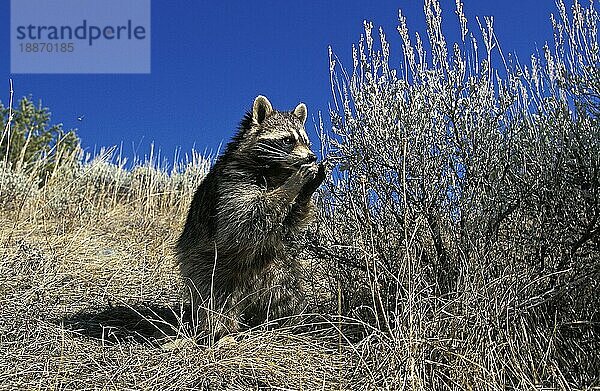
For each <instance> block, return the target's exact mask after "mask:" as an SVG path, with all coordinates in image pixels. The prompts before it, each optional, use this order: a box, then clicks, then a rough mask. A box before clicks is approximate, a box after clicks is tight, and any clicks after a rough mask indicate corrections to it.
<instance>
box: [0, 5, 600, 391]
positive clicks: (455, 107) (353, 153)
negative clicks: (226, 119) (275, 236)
mask: <svg viewBox="0 0 600 391" xmlns="http://www.w3.org/2000/svg"><path fill="white" fill-rule="evenodd" d="M425 3H426V19H427V23H428V26H429V30H428V33H429V42H428V43H429V46H430V47H431V48H432V50H431V53H430V54H426V50H425V49H424V46H423V42H422V40H421V38H420V37H419V36H415V39H414V41H415V43H414V44H412V43H411V40H413V38H412V36H411V35H410V34H409V32H408V29H407V27H406V23H405V20H404V17H403V16H402V15H400V27H399V32H400V36H401V38H402V41H403V48H402V49H403V56H404V60H405V61H404V63H405V67H404V68H402V69H399V70H395V69H393V68H392V66H391V65H390V63H389V45H388V43H387V41H386V39H385V35H384V33H383V32H382V31H381V32H380V42H379V45H380V50H377V48H376V47H375V46H374V39H373V34H372V27H373V26H372V24H370V23H366V24H365V34H364V35H363V37H362V38H361V40H360V42H359V43H358V45H357V47H356V49H355V50H354V53H353V55H354V56H353V57H354V64H353V65H354V67H353V70H352V72H346V70H344V68H342V67H340V64H339V62H337V59H336V58H335V56H334V55H333V53H331V71H332V92H333V103H332V110H331V113H330V114H331V119H332V125H333V126H332V128H331V129H325V127H324V126H323V124H322V123H321V124H320V128H321V131H322V133H323V134H324V135H325V134H327V136H326V137H324V138H323V140H322V142H323V148H324V151H325V153H326V155H327V161H328V162H329V163H332V165H333V166H334V173H333V174H332V175H331V176H330V177H328V178H327V180H326V183H325V184H324V186H323V187H322V188H321V190H320V192H319V194H318V197H317V200H318V205H319V213H318V221H317V223H316V227H315V228H313V229H311V230H310V231H309V234H308V235H307V238H306V239H307V240H306V241H305V243H303V244H304V250H305V251H304V252H303V254H304V255H306V261H307V262H305V264H306V266H307V281H306V282H307V287H308V288H309V289H308V296H309V297H308V298H309V300H310V303H311V306H310V307H309V308H310V311H312V312H314V313H313V314H302V316H301V318H300V319H301V322H300V323H301V325H300V326H296V327H294V328H291V327H290V328H281V329H278V330H276V331H268V330H265V329H264V328H257V329H253V330H249V331H246V332H244V333H242V334H239V335H236V336H235V339H232V338H225V339H223V340H222V341H221V342H219V343H217V344H211V343H210V342H205V339H203V338H199V339H195V338H194V336H196V335H198V334H199V333H198V332H199V330H196V329H195V328H194V325H193V322H192V321H191V319H190V314H189V306H188V305H187V303H186V299H185V298H184V297H185V296H186V295H185V292H183V291H182V289H183V283H182V281H181V279H180V276H179V274H178V272H177V269H176V267H175V265H174V261H173V244H174V241H175V239H176V238H177V236H178V234H179V232H180V229H181V226H182V224H183V219H184V217H185V215H186V212H187V208H188V205H189V202H190V199H191V197H192V194H193V192H194V190H195V188H196V186H197V185H198V183H199V181H200V180H201V178H202V176H203V175H204V174H205V173H206V171H207V169H208V168H209V162H210V159H208V158H205V157H203V156H200V155H197V154H192V155H191V156H189V157H188V158H186V159H182V161H183V163H181V164H177V165H176V167H175V168H174V169H171V170H168V171H167V170H166V169H165V168H164V167H162V166H161V165H160V164H159V163H157V161H159V160H160V159H155V158H154V157H153V156H151V157H150V158H149V159H148V161H147V162H145V163H141V164H136V165H135V167H134V168H133V169H130V170H126V169H124V164H121V163H120V162H118V161H115V160H114V159H112V156H113V155H114V151H110V150H109V151H103V152H101V153H100V155H99V156H96V157H91V158H86V159H80V157H79V156H71V157H70V158H68V157H65V158H62V159H60V160H55V161H60V164H59V166H57V167H54V168H53V169H52V170H51V175H50V176H49V179H48V181H47V183H46V184H45V185H44V186H43V187H41V188H38V186H37V184H38V178H39V177H40V175H39V174H40V170H41V168H42V167H43V168H44V169H47V168H48V164H47V163H48V162H44V161H40V162H39V163H35V162H34V164H33V165H28V166H27V167H26V169H25V168H23V166H22V165H13V166H10V165H8V164H7V163H6V162H4V163H3V162H0V352H2V353H3V354H2V356H0V388H6V389H144V390H146V389H160V390H163V389H205V390H208V389H210V390H219V389H230V390H246V389H250V390H252V389H293V390H297V389H299V390H302V389H304V390H314V389H323V390H329V389H356V390H371V389H384V390H396V389H410V390H507V389H509V390H513V389H514V390H559V389H560V390H562V389H568V390H578V389H586V390H593V389H598V387H600V353H599V352H600V311H599V310H598V309H599V308H600V295H598V291H599V289H600V285H599V284H600V185H599V182H598V178H599V176H598V175H599V174H598V173H599V172H600V142H599V140H600V133H599V129H600V126H599V125H598V124H599V121H600V118H599V115H598V113H600V111H599V110H598V108H599V107H600V101H599V100H598V96H600V94H599V93H598V91H599V90H600V83H599V80H600V77H599V75H600V68H599V67H598V64H599V61H598V58H599V57H598V56H599V54H598V53H599V52H598V47H599V46H598V42H597V41H598V39H597V23H598V20H599V19H600V17H599V16H598V13H597V12H596V11H595V10H594V7H593V4H591V5H590V6H589V7H587V8H582V7H581V6H579V5H578V3H576V6H575V7H574V8H573V10H572V12H571V14H568V12H567V10H566V8H565V7H564V5H563V4H562V2H558V3H557V5H558V8H559V13H558V18H557V19H553V27H554V29H555V33H556V35H555V39H556V40H557V41H556V43H555V48H554V49H552V48H548V47H544V49H543V58H541V57H540V56H533V57H532V60H531V61H532V63H531V64H530V65H528V66H525V65H521V64H518V63H517V64H513V65H511V64H505V66H506V69H504V70H500V71H497V70H495V69H493V67H492V66H491V65H490V62H489V59H490V58H491V57H492V55H493V54H494V55H495V54H498V53H496V51H500V50H499V48H498V42H497V40H495V36H494V34H493V29H492V26H491V23H490V24H486V26H485V27H482V29H481V35H482V37H481V38H482V41H481V43H482V44H479V46H478V45H477V43H476V41H475V40H472V41H470V42H469V41H465V37H466V36H467V35H466V34H467V30H466V22H467V21H466V19H464V15H463V14H462V12H461V11H460V8H461V5H460V2H458V3H457V6H458V8H459V9H458V10H457V14H458V15H459V20H460V23H461V29H462V31H463V35H462V38H463V41H462V43H461V44H460V45H459V44H457V45H454V46H453V47H452V54H451V55H449V54H448V53H449V51H450V50H449V48H450V45H447V43H446V41H445V38H444V37H443V34H442V32H441V11H440V9H439V3H438V2H437V1H433V0H427V1H426V2H425ZM488 22H489V20H488ZM375 45H376V44H375ZM478 47H479V48H480V49H477V48H478ZM482 48H483V49H482ZM478 50H479V51H478ZM481 50H483V53H481ZM499 54H502V53H501V52H500V53H499ZM479 58H481V59H483V60H479ZM486 59H487V60H486ZM504 73H505V74H506V75H507V76H506V79H503V78H502V77H501V76H499V75H500V74H504ZM11 100H12V97H11ZM9 132H10V120H9V121H8V123H7V124H6V126H5V129H4V130H3V133H2V135H1V136H2V138H4V137H6V135H7V134H8V133H9ZM16 155H17V156H18V155H19V154H16ZM21 155H23V154H21ZM57 164H58V163H57ZM304 255H303V256H304ZM200 334H201V333H200Z"/></svg>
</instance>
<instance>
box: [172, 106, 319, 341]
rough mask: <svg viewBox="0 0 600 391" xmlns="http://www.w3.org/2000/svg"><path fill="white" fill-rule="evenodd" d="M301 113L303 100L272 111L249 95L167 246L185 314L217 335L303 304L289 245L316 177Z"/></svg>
mask: <svg viewBox="0 0 600 391" xmlns="http://www.w3.org/2000/svg"><path fill="white" fill-rule="evenodd" d="M306 116H307V108H306V105H304V103H300V104H298V106H296V108H295V109H294V110H293V111H291V112H279V111H276V110H274V109H273V106H272V105H271V103H270V102H269V100H268V99H267V98H266V97H264V96H258V97H257V98H256V99H255V100H254V103H253V105H252V110H251V111H249V112H248V113H246V115H245V116H244V118H243V120H242V121H241V123H240V126H239V130H238V132H237V134H236V135H235V136H234V137H233V139H232V140H231V141H230V142H229V144H228V145H227V147H226V149H225V152H224V153H223V154H222V155H221V156H220V157H219V158H218V159H217V161H216V162H215V164H214V165H213V166H212V168H211V170H210V171H209V173H208V174H207V175H206V177H205V178H204V179H203V180H202V182H201V183H200V185H199V186H198V189H197V190H196V193H195V195H194V198H193V200H192V203H191V206H190V209H189V212H188V216H187V220H186V223H185V226H184V228H183V232H182V233H181V236H180V237H179V241H178V242H177V246H176V252H177V259H178V263H179V267H180V270H181V274H182V275H183V277H184V278H185V280H186V283H187V286H188V289H189V291H190V292H191V299H192V307H193V308H194V310H195V311H194V312H195V313H196V314H198V315H199V317H200V320H201V321H202V323H203V324H204V327H205V328H206V329H209V330H210V331H212V333H213V334H214V335H215V336H216V337H217V338H219V337H221V336H223V335H225V334H228V333H232V332H237V331H239V330H241V329H242V328H245V327H251V326H255V325H258V324H261V323H263V322H265V321H273V320H276V319H280V318H282V317H285V316H287V315H292V314H294V313H295V312H296V311H298V310H300V309H301V307H302V305H303V293H302V288H301V285H300V281H299V274H300V264H299V261H298V260H297V259H296V258H295V257H294V256H293V254H291V252H292V251H293V250H292V248H293V243H294V238H296V237H297V236H298V235H299V234H301V233H302V232H303V231H304V230H305V229H306V227H307V225H308V224H309V223H310V221H311V219H312V217H313V208H314V206H313V203H312V201H311V195H312V194H313V193H314V192H315V190H316V189H317V188H318V187H319V185H320V184H321V182H322V181H323V179H324V178H325V168H324V166H323V164H322V163H320V164H317V163H316V161H317V158H316V156H315V154H314V153H313V152H312V151H311V149H310V142H309V139H308V136H307V134H306V131H305V129H304V123H305V121H306Z"/></svg>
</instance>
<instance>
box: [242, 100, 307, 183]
mask: <svg viewBox="0 0 600 391" xmlns="http://www.w3.org/2000/svg"><path fill="white" fill-rule="evenodd" d="M305 121H306V105H304V103H300V104H299V105H298V106H296V108H295V109H294V110H293V111H292V112H289V113H285V112H283V113H282V112H277V111H274V110H273V108H272V106H271V103H270V102H269V101H268V100H267V98H265V97H263V96H259V97H257V98H256V99H255V100H254V105H253V109H252V130H253V142H252V144H250V145H249V148H250V150H251V152H252V155H253V157H254V160H255V161H256V163H257V164H258V165H260V166H265V167H270V168H279V169H284V170H290V171H295V170H297V169H299V168H300V166H302V165H303V164H308V163H314V162H315V161H316V160H317V157H316V156H315V154H314V153H313V152H312V151H311V150H310V141H309V140H308V135H307V134H306V130H305V129H304V122H305Z"/></svg>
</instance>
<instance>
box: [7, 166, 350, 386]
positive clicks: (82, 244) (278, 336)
mask: <svg viewBox="0 0 600 391" xmlns="http://www.w3.org/2000/svg"><path fill="white" fill-rule="evenodd" d="M99 167H103V169H102V170H101V169H99ZM207 167H208V165H207V161H206V160H204V159H202V158H200V157H199V156H196V159H195V161H194V162H193V163H190V164H188V165H187V166H185V167H184V168H183V170H182V171H181V172H178V173H177V172H175V173H171V175H167V174H165V173H164V171H161V170H160V169H157V168H156V167H153V166H152V165H151V164H146V165H145V166H142V167H137V168H136V169H134V170H133V174H132V173H131V172H126V171H124V170H123V171H121V170H122V169H121V168H119V165H118V164H116V165H115V164H112V163H110V162H109V159H107V156H106V155H104V156H103V157H102V156H101V157H99V158H97V159H95V160H93V161H91V162H88V163H86V164H84V165H82V166H77V167H76V168H72V167H63V168H61V170H62V172H61V173H60V174H57V175H55V176H54V177H53V178H52V179H51V181H50V182H49V183H48V184H47V185H46V186H45V187H44V188H42V189H41V190H40V191H39V192H25V193H24V192H21V193H19V190H18V189H19V187H14V186H13V187H12V188H11V189H10V191H11V193H10V194H9V193H8V188H7V187H4V188H0V192H1V194H2V195H3V196H4V197H5V198H10V199H11V200H13V202H11V203H10V204H8V203H7V204H6V205H5V206H4V208H3V209H2V213H1V214H0V292H1V293H0V308H1V309H2V310H1V312H0V351H2V352H3V354H2V356H1V357H0V388H6V389H98V388H101V389H104V388H109V389H161V390H162V389H257V388H262V387H273V388H281V389H332V388H336V389H337V388H340V387H341V388H345V384H347V381H348V379H349V375H348V373H349V372H350V371H351V369H352V368H353V365H352V363H351V361H352V357H353V354H351V352H350V354H346V353H344V354H340V352H339V350H338V348H336V347H335V345H333V344H332V343H331V341H332V339H330V338H329V339H326V338H317V337H315V336H311V335H310V334H306V333H304V334H303V333H297V332H296V333H294V332H292V330H286V329H283V330H278V331H260V330H254V331H249V332H247V333H245V334H242V335H239V336H237V338H236V339H237V340H228V339H226V340H224V341H223V342H221V343H219V344H217V345H214V346H203V345H202V343H201V342H200V343H198V344H197V343H195V342H192V341H193V340H192V339H191V338H190V337H191V336H192V335H193V328H192V326H191V322H190V321H189V309H188V307H187V305H186V304H185V300H184V299H183V297H184V296H185V295H184V294H183V292H182V287H183V284H182V281H181V279H180V276H179V274H178V271H177V269H176V267H175V265H174V262H173V251H172V249H173V244H174V240H175V239H176V237H177V236H178V233H179V231H180V228H181V225H182V223H183V219H184V217H185V209H186V208H187V204H188V203H189V200H190V196H191V194H192V193H191V191H193V188H194V186H182V185H181V183H182V182H184V180H187V179H189V180H190V181H192V182H194V181H195V182H197V181H198V180H199V179H201V174H202V172H204V171H205V170H206V168H207ZM61 170H59V171H61ZM140 171H144V172H145V175H144V179H143V180H141V181H138V182H136V180H135V178H136V175H135V173H136V172H138V173H139V172H140ZM100 174H103V175H100ZM2 175H3V178H4V181H3V182H0V184H2V183H8V180H7V178H9V177H11V178H12V179H11V181H12V182H15V181H16V182H18V181H28V180H30V178H31V176H27V175H26V174H24V173H15V172H12V171H8V170H6V171H4V172H3V174H2ZM127 176H130V177H131V178H132V179H133V180H132V181H128V180H127V178H126V177H127ZM190 176H191V177H190ZM188 177H189V178H188ZM107 178H112V179H111V180H110V181H107V180H106V179H107ZM115 178H121V179H123V178H125V179H124V180H123V181H118V180H115ZM138 179H139V178H138ZM161 180H163V182H160V181H161ZM12 182H11V183H12ZM121 182H122V183H127V185H126V186H121V184H122V183H121ZM174 182H177V183H178V185H177V186H175V185H173V187H171V188H170V187H169V186H170V185H172V184H173V183H174ZM29 185H30V186H24V188H28V189H31V188H33V186H32V185H33V183H29ZM332 345H333V348H332V347H331V346H332Z"/></svg>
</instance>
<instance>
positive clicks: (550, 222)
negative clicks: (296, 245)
mask: <svg viewBox="0 0 600 391" xmlns="http://www.w3.org/2000/svg"><path fill="white" fill-rule="evenodd" d="M425 3H426V4H425V14H426V19H427V26H428V31H427V33H428V36H427V40H426V41H424V40H423V39H422V38H421V37H420V36H419V35H418V34H417V35H416V36H415V38H414V40H413V38H412V37H411V35H410V34H409V32H408V29H407V27H406V23H405V19H404V17H403V15H402V14H401V13H400V17H399V20H400V26H399V28H398V31H399V33H400V37H401V39H402V55H403V57H402V60H401V64H402V66H401V67H400V69H393V67H392V66H390V63H389V61H390V60H389V45H388V43H387V41H386V38H385V35H384V33H383V31H381V30H380V32H379V36H380V47H379V49H377V48H376V44H375V43H374V39H373V34H372V24H371V23H365V34H364V36H362V37H361V39H360V41H359V43H358V46H357V47H354V48H353V59H354V62H353V67H352V71H351V72H347V71H346V70H345V69H344V68H342V67H341V65H340V64H339V61H338V60H337V58H336V57H335V56H334V55H333V54H331V70H332V75H331V80H332V91H333V92H334V96H333V104H332V110H331V119H332V124H333V128H332V130H331V131H330V132H324V133H325V134H324V137H325V146H326V148H327V149H326V153H327V155H328V160H329V161H330V162H332V163H333V164H334V165H335V169H334V171H333V175H332V177H331V180H330V181H329V183H328V184H327V186H326V188H325V189H324V191H323V193H322V198H321V200H320V203H321V204H322V208H321V212H320V223H319V228H320V231H321V235H315V236H314V237H313V238H312V246H311V249H312V251H313V254H314V258H315V259H316V260H318V261H317V262H319V263H320V264H321V265H322V266H323V268H322V269H323V270H322V272H323V273H324V274H325V279H324V280H325V281H327V282H328V284H325V287H324V288H323V287H321V289H325V290H328V291H329V297H332V298H335V299H333V300H331V301H330V307H329V308H330V311H332V312H333V311H337V312H338V314H339V315H340V316H342V317H347V318H352V319H354V320H355V321H357V322H358V323H359V324H360V325H361V327H350V326H346V328H345V330H346V331H345V332H346V335H348V336H349V338H353V339H356V340H358V341H360V342H359V345H360V346H362V349H363V350H362V351H363V352H364V357H365V361H366V362H368V363H369V365H370V366H373V368H378V370H377V371H374V372H376V373H377V376H375V378H376V379H377V382H376V383H377V384H378V385H380V386H383V387H385V388H403V387H409V388H411V389H463V388H467V389H500V388H504V387H509V388H515V389H529V388H535V387H556V388H560V389H567V388H582V387H585V386H591V385H595V386H598V385H600V354H599V353H598V352H599V351H600V324H599V322H600V310H599V308H600V295H599V294H598V292H599V291H600V285H599V281H600V203H599V197H600V186H599V183H600V124H599V116H598V114H599V108H600V101H599V97H600V82H599V81H600V66H599V64H600V62H599V60H600V53H599V46H598V35H597V25H598V14H597V12H596V11H595V9H594V7H593V4H592V5H590V6H589V7H588V8H585V7H582V6H581V5H580V4H579V3H578V2H575V5H574V7H573V9H572V13H571V15H568V13H567V11H566V9H565V7H564V5H563V4H562V2H560V3H558V7H559V15H558V17H557V18H552V21H553V27H554V30H555V43H554V46H553V47H550V46H544V48H543V49H542V53H541V55H533V56H532V57H531V63H530V64H529V65H522V64H521V63H519V62H518V61H516V60H511V58H512V57H510V56H505V55H504V54H503V53H502V52H501V50H500V48H499V44H498V42H497V40H496V37H495V35H494V32H493V26H492V21H491V19H487V18H486V19H485V20H484V23H483V25H482V24H481V23H480V32H481V41H480V38H476V37H475V35H473V34H469V33H468V31H467V21H466V18H465V17H464V15H463V13H462V5H461V4H460V3H459V2H457V5H458V6H459V7H458V10H457V13H458V15H459V21H460V23H461V28H462V40H461V41H459V42H458V43H455V44H453V45H449V44H448V43H447V42H446V39H445V38H444V35H443V34H442V31H441V10H440V7H439V4H438V2H437V1H429V0H428V1H426V2H425ZM478 22H479V20H478ZM427 47H428V48H430V49H426V48H427ZM426 51H427V52H426ZM502 60H504V62H502ZM497 63H500V64H503V65H504V67H503V68H501V69H497V68H496V67H495V66H494V64H497ZM321 130H322V131H324V127H323V126H321ZM373 368H372V369H371V370H372V371H373Z"/></svg>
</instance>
